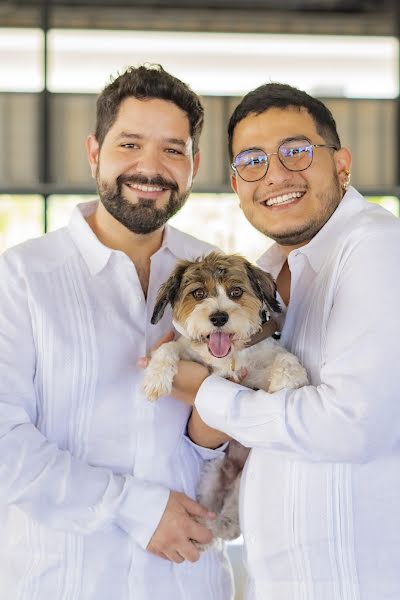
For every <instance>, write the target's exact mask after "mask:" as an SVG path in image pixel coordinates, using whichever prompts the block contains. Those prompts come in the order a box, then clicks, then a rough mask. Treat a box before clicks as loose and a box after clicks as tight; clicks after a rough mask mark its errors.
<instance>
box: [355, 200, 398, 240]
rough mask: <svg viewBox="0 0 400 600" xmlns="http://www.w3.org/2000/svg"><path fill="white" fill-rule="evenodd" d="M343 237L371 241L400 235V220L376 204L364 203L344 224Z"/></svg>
mask: <svg viewBox="0 0 400 600" xmlns="http://www.w3.org/2000/svg"><path fill="white" fill-rule="evenodd" d="M344 232H345V233H346V234H347V235H346V236H345V237H347V238H348V239H353V240H357V241H365V242H368V241H372V240H374V239H376V240H377V241H379V240H380V239H383V238H385V237H386V236H389V237H392V236H393V237H394V238H396V237H399V236H400V220H399V218H398V217H395V216H394V215H393V214H392V213H391V212H389V211H388V210H386V209H385V208H383V207H382V206H379V205H378V204H373V203H370V202H368V203H366V206H365V208H364V210H362V211H361V212H360V213H358V214H355V215H353V217H352V218H350V219H349V220H348V222H347V224H346V227H345V229H344Z"/></svg>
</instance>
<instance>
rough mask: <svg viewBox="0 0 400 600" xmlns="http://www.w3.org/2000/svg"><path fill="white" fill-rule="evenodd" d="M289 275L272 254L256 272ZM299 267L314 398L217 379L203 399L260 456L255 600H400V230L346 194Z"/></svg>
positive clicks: (253, 518) (296, 295) (298, 256)
mask: <svg viewBox="0 0 400 600" xmlns="http://www.w3.org/2000/svg"><path fill="white" fill-rule="evenodd" d="M283 261H284V257H283V256H282V255H281V253H280V252H279V249H278V247H277V246H276V245H274V246H272V247H271V248H270V250H269V251H268V252H267V253H266V254H265V255H264V256H263V257H262V258H261V260H260V264H261V266H262V267H263V268H264V269H265V270H267V271H269V272H271V273H272V275H274V276H276V275H277V274H278V273H279V271H280V269H281V266H282V264H283ZM289 267H290V271H291V276H292V282H291V295H290V304H289V307H288V309H287V312H286V311H285V312H286V314H285V315H284V326H283V331H282V341H283V343H284V345H285V346H286V347H287V348H288V349H289V350H291V351H292V352H294V353H295V354H297V356H298V357H299V359H300V361H301V362H302V363H303V364H304V366H305V367H306V368H307V371H308V374H309V377H310V382H311V383H310V385H309V386H306V387H304V388H302V389H299V390H282V391H280V392H276V393H274V394H268V393H266V392H264V391H251V390H248V389H246V388H244V387H243V386H239V385H236V384H234V383H232V382H230V381H226V380H223V379H221V378H219V377H216V376H211V377H209V378H208V379H207V380H206V381H205V382H204V384H203V385H202V387H201V388H200V391H199V393H198V396H197V399H196V406H197V408H198V410H199V412H200V415H201V416H202V418H203V419H204V420H205V421H206V422H207V423H208V424H209V425H210V426H212V427H215V428H217V429H220V430H222V431H225V432H227V433H228V434H230V435H232V436H233V437H234V438H236V439H238V440H239V441H241V442H242V443H243V444H245V445H247V446H250V447H251V448H252V450H251V453H250V457H249V460H248V462H247V464H246V468H245V472H244V476H243V480H242V486H241V506H240V515H241V525H242V530H243V533H244V538H245V546H246V560H247V565H248V569H249V572H250V575H251V585H250V588H249V592H248V597H249V598H252V599H253V598H254V599H257V600H399V598H400V375H399V368H400V342H399V340H400V316H399V312H400V308H399V307H400V222H399V220H398V219H396V218H395V217H394V216H393V215H391V214H390V213H389V212H387V211H385V210H384V209H383V208H380V207H378V206H376V205H373V204H370V203H367V202H366V201H365V200H364V199H363V198H362V197H361V196H360V195H359V194H358V193H357V192H356V190H354V188H350V189H349V191H348V192H347V193H346V195H345V197H344V199H343V201H342V202H341V204H340V205H339V207H338V209H337V210H336V211H335V213H334V214H333V216H332V217H331V219H330V220H329V221H328V222H327V223H326V225H325V226H324V227H323V229H322V230H321V231H320V232H319V233H318V234H317V235H316V236H315V237H314V239H313V240H312V241H311V242H310V243H309V244H307V245H306V246H304V247H303V248H300V249H298V250H295V251H293V252H291V253H290V255H289ZM215 398H218V402H217V401H216V400H215Z"/></svg>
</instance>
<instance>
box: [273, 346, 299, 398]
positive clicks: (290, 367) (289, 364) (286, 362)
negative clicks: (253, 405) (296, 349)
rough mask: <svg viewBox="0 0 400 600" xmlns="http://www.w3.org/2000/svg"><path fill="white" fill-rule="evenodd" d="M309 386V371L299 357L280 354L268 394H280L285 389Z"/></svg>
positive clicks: (274, 367)
mask: <svg viewBox="0 0 400 600" xmlns="http://www.w3.org/2000/svg"><path fill="white" fill-rule="evenodd" d="M307 384H308V377H307V371H306V370H305V368H304V367H303V366H302V365H301V364H300V363H299V361H298V359H297V357H296V356H294V355H293V354H290V353H288V352H285V353H282V354H278V356H277V357H276V358H275V360H274V364H273V367H272V373H271V379H270V382H269V386H268V392H270V393H272V392H278V391H279V390H282V389H284V388H292V389H293V388H299V387H302V386H303V385H307Z"/></svg>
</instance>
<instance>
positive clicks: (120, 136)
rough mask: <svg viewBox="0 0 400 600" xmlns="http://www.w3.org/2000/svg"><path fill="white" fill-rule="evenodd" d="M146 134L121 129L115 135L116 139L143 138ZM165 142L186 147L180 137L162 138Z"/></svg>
mask: <svg viewBox="0 0 400 600" xmlns="http://www.w3.org/2000/svg"><path fill="white" fill-rule="evenodd" d="M145 137H146V136H144V135H141V134H140V133H133V132H132V131H121V132H120V133H119V134H118V135H117V136H116V138H115V139H116V141H118V140H121V139H124V140H144V139H145ZM163 141H164V142H165V143H167V144H173V145H174V146H181V147H182V148H185V147H186V142H185V140H182V139H181V138H174V137H171V138H164V140H163Z"/></svg>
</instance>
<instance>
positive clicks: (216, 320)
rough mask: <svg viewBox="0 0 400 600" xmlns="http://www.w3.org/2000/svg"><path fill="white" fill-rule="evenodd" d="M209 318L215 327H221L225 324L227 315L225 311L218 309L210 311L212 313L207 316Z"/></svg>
mask: <svg viewBox="0 0 400 600" xmlns="http://www.w3.org/2000/svg"><path fill="white" fill-rule="evenodd" d="M209 319H210V321H211V323H212V324H213V325H215V327H222V325H225V323H227V321H228V319H229V315H228V313H227V312H222V311H219V312H215V313H212V315H210V316H209Z"/></svg>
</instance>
